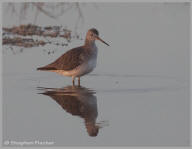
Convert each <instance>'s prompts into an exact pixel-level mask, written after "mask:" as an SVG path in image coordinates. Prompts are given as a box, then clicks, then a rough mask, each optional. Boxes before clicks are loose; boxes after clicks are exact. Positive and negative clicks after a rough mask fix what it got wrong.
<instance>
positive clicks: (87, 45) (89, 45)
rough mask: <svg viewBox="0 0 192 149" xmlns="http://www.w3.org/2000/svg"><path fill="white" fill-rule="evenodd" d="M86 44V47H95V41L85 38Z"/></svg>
mask: <svg viewBox="0 0 192 149" xmlns="http://www.w3.org/2000/svg"><path fill="white" fill-rule="evenodd" d="M85 46H86V47H94V46H95V41H90V40H85Z"/></svg>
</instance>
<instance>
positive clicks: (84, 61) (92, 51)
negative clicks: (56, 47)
mask: <svg viewBox="0 0 192 149" xmlns="http://www.w3.org/2000/svg"><path fill="white" fill-rule="evenodd" d="M95 40H100V41H101V42H103V43H105V44H106V45H108V46H109V44H107V43H106V42H105V41H103V40H102V39H101V38H100V37H99V32H98V31H97V30H96V29H95V28H92V29H89V30H88V32H87V34H86V39H85V43H84V45H83V46H80V47H77V48H73V49H71V50H69V51H67V52H66V53H64V54H63V55H62V56H60V57H59V58H58V59H57V60H56V61H54V62H53V63H51V64H48V65H46V66H44V67H40V68H37V70H43V71H51V72H56V73H58V74H61V75H64V76H70V77H72V81H73V85H74V84H75V78H76V77H78V84H79V85H80V77H81V76H83V75H86V74H88V73H90V72H91V71H93V69H94V68H95V67H96V62H97V47H96V45H95Z"/></svg>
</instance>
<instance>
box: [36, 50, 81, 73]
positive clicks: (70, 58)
mask: <svg viewBox="0 0 192 149" xmlns="http://www.w3.org/2000/svg"><path fill="white" fill-rule="evenodd" d="M82 54H83V50H82V47H77V48H74V49H71V50H69V51H68V52H66V53H65V54H63V55H62V56H60V57H59V58H58V59H57V60H56V61H54V62H53V63H51V64H49V65H46V66H44V67H40V68H38V70H66V71H69V70H73V69H74V68H76V67H78V66H79V65H81V64H82V63H83V56H82Z"/></svg>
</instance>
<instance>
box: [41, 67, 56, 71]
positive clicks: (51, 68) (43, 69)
mask: <svg viewBox="0 0 192 149" xmlns="http://www.w3.org/2000/svg"><path fill="white" fill-rule="evenodd" d="M37 70H42V71H48V70H55V68H53V67H46V66H45V67H39V68H37Z"/></svg>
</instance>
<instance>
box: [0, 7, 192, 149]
mask: <svg viewBox="0 0 192 149" xmlns="http://www.w3.org/2000/svg"><path fill="white" fill-rule="evenodd" d="M101 8H102V9H101V10H100V13H101V14H103V15H102V16H100V15H99V14H100V13H99V14H98V13H97V12H96V11H91V12H92V13H91V15H93V16H95V17H96V18H99V20H97V22H94V20H92V18H91V15H90V16H89V13H87V18H86V20H89V21H90V22H92V23H94V24H97V25H98V26H97V27H99V28H100V29H101V37H102V36H105V38H104V39H105V40H106V42H109V43H110V44H111V46H110V47H106V46H105V45H102V43H99V42H97V45H98V47H99V55H98V63H97V67H96V69H95V70H94V71H93V72H92V73H91V74H89V75H87V76H85V77H82V78H81V86H80V87H78V86H74V87H73V86H71V84H72V83H71V78H68V77H63V76H60V75H57V74H55V73H52V72H42V71H36V68H37V67H39V66H43V65H45V64H48V63H50V62H52V61H53V60H55V59H56V58H57V57H59V56H60V55H61V54H63V53H64V52H66V51H67V50H68V49H70V48H72V47H75V46H77V45H80V44H82V41H77V42H76V41H72V43H71V44H69V47H67V48H63V47H59V46H55V45H47V46H44V47H36V48H28V49H25V48H24V49H23V52H21V53H19V51H20V48H18V47H13V50H14V52H13V50H10V49H9V46H3V141H6V140H9V141H17V142H22V141H29V142H30V141H32V142H34V141H35V140H39V141H52V142H54V145H55V146H72V145H73V146H79V145H82V146H90V145H91V146H96V145H98V146H101V145H102V146H112V145H114V146H187V145H189V133H190V132H189V112H190V110H189V109H190V108H189V101H190V100H189V36H188V35H189V21H188V17H187V16H188V10H189V9H188V6H187V5H183V4H173V5H171V4H168V5H163V4H140V3H138V4H134V3H130V4H129V3H128V4H107V3H106V4H102V7H101ZM85 10H86V11H87V12H89V11H90V10H89V8H88V9H85ZM115 10H116V11H115ZM104 12H106V13H104ZM125 12H126V14H127V22H126V20H125V19H124V18H123V17H121V16H122V15H123V14H124V13H125ZM114 13H115V14H114ZM115 15H116V16H117V20H118V21H115V20H114V19H112V18H111V19H110V17H111V16H115ZM185 16H186V17H185ZM106 18H109V19H106ZM142 18H145V21H143V20H142ZM91 20H92V21H91ZM4 22H6V20H5V19H4ZM90 22H89V23H90ZM98 22H102V24H99V23H98ZM119 22H121V23H119ZM109 24H110V27H108V25H109ZM5 25H6V24H5ZM85 28H86V29H87V28H88V26H85ZM125 28H126V30H124V29H125ZM114 35H115V36H114ZM157 35H158V36H157ZM146 37H147V38H146ZM120 39H121V40H120ZM49 51H50V52H49ZM52 51H54V53H52ZM48 52H49V53H52V54H48ZM33 145H34V144H33ZM35 145H39V144H35Z"/></svg>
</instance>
